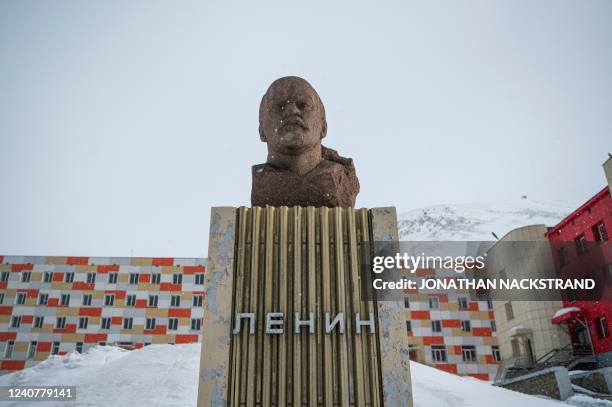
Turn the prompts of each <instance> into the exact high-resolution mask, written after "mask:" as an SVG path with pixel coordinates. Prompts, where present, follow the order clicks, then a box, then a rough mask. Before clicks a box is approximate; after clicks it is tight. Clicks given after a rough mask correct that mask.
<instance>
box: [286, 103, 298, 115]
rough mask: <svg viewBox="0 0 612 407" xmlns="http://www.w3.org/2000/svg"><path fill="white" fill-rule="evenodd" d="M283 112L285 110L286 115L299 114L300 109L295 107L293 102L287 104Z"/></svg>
mask: <svg viewBox="0 0 612 407" xmlns="http://www.w3.org/2000/svg"><path fill="white" fill-rule="evenodd" d="M284 110H285V114H286V115H292V114H300V109H299V108H298V107H297V105H296V103H295V102H293V101H292V102H287V104H286V105H285V109H284Z"/></svg>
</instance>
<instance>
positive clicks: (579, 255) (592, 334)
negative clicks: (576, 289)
mask: <svg viewBox="0 0 612 407" xmlns="http://www.w3.org/2000/svg"><path fill="white" fill-rule="evenodd" d="M608 161H610V160H608ZM611 232H612V197H611V196H610V188H609V186H606V187H605V188H604V189H602V190H601V191H599V192H598V193H597V194H595V196H593V197H592V198H591V199H589V200H588V201H587V202H585V203H584V204H583V205H581V206H580V207H579V208H578V209H576V210H575V211H574V212H572V213H571V214H569V215H568V216H567V217H565V218H564V219H563V220H562V221H561V222H559V223H558V224H557V225H556V226H555V227H553V228H552V229H551V230H549V231H548V232H547V233H546V237H547V238H548V239H549V241H550V242H551V245H552V247H553V258H554V261H555V269H556V272H557V275H558V276H559V277H560V278H587V277H588V278H594V279H595V280H596V281H597V286H598V287H599V290H601V291H600V292H598V294H599V298H601V299H602V300H601V301H594V300H588V301H585V300H583V299H581V298H580V296H579V295H575V294H571V295H565V296H564V298H563V304H564V307H565V310H564V311H562V312H559V313H558V315H557V316H555V318H553V319H552V322H553V323H554V324H563V325H564V326H566V327H567V329H568V331H569V333H570V336H571V339H572V346H573V347H574V349H575V350H576V351H582V352H589V353H591V352H592V353H593V354H595V356H596V357H597V360H598V363H599V366H601V367H603V366H612V336H611V334H610V331H611V329H612V328H611V323H612V301H611V300H610V298H612V241H611V240H610V233H611ZM594 258H595V259H594Z"/></svg>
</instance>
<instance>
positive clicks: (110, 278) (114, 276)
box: [108, 273, 117, 284]
mask: <svg viewBox="0 0 612 407" xmlns="http://www.w3.org/2000/svg"><path fill="white" fill-rule="evenodd" d="M108 283H109V284H117V273H108Z"/></svg>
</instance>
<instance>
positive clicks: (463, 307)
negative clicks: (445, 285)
mask: <svg viewBox="0 0 612 407" xmlns="http://www.w3.org/2000/svg"><path fill="white" fill-rule="evenodd" d="M458 301H459V309H460V310H466V309H468V300H467V298H465V297H461V298H459V300H458Z"/></svg>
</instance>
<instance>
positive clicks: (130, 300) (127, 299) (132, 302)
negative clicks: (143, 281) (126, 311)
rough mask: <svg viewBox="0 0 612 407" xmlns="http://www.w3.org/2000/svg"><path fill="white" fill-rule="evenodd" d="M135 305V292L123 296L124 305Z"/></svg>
mask: <svg viewBox="0 0 612 407" xmlns="http://www.w3.org/2000/svg"><path fill="white" fill-rule="evenodd" d="M135 305H136V294H129V295H127V296H126V297H125V306H126V307H133V306H135Z"/></svg>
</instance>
